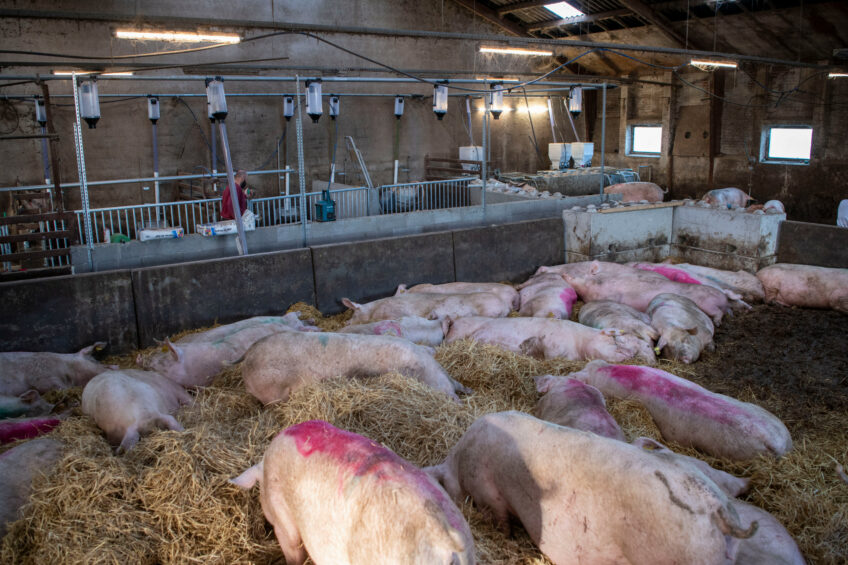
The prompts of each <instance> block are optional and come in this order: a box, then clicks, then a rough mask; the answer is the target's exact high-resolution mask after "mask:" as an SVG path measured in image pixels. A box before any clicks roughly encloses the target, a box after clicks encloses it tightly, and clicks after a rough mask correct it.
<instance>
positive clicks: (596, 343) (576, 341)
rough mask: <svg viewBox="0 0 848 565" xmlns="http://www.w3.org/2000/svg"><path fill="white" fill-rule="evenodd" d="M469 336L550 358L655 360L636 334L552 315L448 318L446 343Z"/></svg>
mask: <svg viewBox="0 0 848 565" xmlns="http://www.w3.org/2000/svg"><path fill="white" fill-rule="evenodd" d="M460 339H472V340H474V341H479V342H482V343H491V344H493V345H498V346H500V347H502V348H504V349H506V350H509V351H514V352H516V353H521V354H523V355H529V356H531V357H537V358H540V359H552V358H554V357H561V358H563V359H570V360H572V361H586V360H589V359H606V360H608V361H613V362H618V361H626V360H628V359H631V358H633V357H639V358H640V359H643V360H644V361H645V362H647V363H653V362H654V361H656V357H655V356H654V351H653V349H652V348H651V347H650V346H648V345H647V344H646V343H645V342H644V341H642V340H641V339H639V338H637V337H636V336H633V335H629V334H624V333H622V332H621V331H619V330H596V329H594V328H590V327H587V326H584V325H582V324H578V323H575V322H570V321H568V320H556V319H554V318H482V317H471V318H460V319H459V320H452V321H451V327H450V331H449V332H448V335H447V337H446V338H445V342H446V343H451V342H454V341H457V340H460Z"/></svg>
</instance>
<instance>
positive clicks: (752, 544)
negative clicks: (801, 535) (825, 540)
mask: <svg viewBox="0 0 848 565" xmlns="http://www.w3.org/2000/svg"><path fill="white" fill-rule="evenodd" d="M732 505H733V508H734V510H736V513H737V514H738V515H739V519H740V520H742V522H743V523H747V522H750V521H756V522H757V524H759V527H758V528H757V532H756V533H755V534H754V535H753V536H751V537H750V538H748V539H743V540H740V543H739V552H738V553H737V554H736V561H735V563H736V564H737V565H804V564H805V561H804V556H803V555H801V550H800V549H798V544H797V543H795V540H794V539H792V535H791V534H790V533H789V532H787V531H786V528H784V527H783V525H782V524H781V523H780V522H778V520H777V518H775V517H774V516H772V515H771V514H769V513H768V512H766V511H765V510H763V509H762V508H758V507H756V506H754V505H753V504H748V503H747V502H743V501H741V500H734V501H733V502H732Z"/></svg>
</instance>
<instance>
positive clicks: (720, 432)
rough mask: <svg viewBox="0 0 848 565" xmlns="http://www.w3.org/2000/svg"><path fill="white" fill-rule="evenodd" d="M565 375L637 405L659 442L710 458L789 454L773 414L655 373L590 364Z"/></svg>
mask: <svg viewBox="0 0 848 565" xmlns="http://www.w3.org/2000/svg"><path fill="white" fill-rule="evenodd" d="M568 376H570V377H573V378H576V379H580V380H581V381H583V382H584V383H587V384H590V385H592V386H594V387H597V388H598V389H599V390H600V391H601V392H602V393H604V395H606V396H612V397H613V398H624V399H633V400H636V401H638V402H639V403H641V404H642V405H643V406H644V407H645V408H646V409H647V410H648V412H650V414H651V417H652V418H653V419H654V422H655V423H656V424H657V427H658V428H659V430H660V433H662V435H663V437H664V438H665V439H667V440H670V441H675V442H677V443H679V444H680V445H685V446H692V447H696V448H698V449H700V450H702V451H704V452H705V453H709V454H710V455H715V456H717V457H725V458H727V459H731V460H734V461H746V460H749V459H753V458H754V457H757V456H758V455H761V454H763V455H771V456H773V457H780V456H781V455H783V454H784V453H786V452H787V451H789V450H790V449H792V439H791V438H790V436H789V431H788V430H787V429H786V426H784V425H783V422H781V421H780V420H779V419H778V418H777V416H775V415H774V414H772V413H770V412H768V411H767V410H764V409H763V408H760V407H759V406H756V405H755V404H750V403H748V402H741V401H739V400H736V399H734V398H730V397H729V396H724V395H723V394H716V393H714V392H710V391H709V390H707V389H705V388H703V387H701V386H698V385H696V384H695V383H693V382H691V381H688V380H686V379H683V378H680V377H678V376H676V375H672V374H671V373H667V372H665V371H662V370H660V369H655V368H653V367H641V366H638V365H609V364H607V363H605V362H603V361H592V362H591V363H588V364H587V365H586V367H585V368H584V369H583V370H582V371H578V372H576V373H571V374H570V375H568Z"/></svg>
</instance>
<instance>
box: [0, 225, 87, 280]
mask: <svg viewBox="0 0 848 565" xmlns="http://www.w3.org/2000/svg"><path fill="white" fill-rule="evenodd" d="M50 215H52V214H50ZM41 216H42V217H43V216H44V215H41ZM9 219H10V220H15V222H16V223H15V224H13V225H8V224H7V225H0V238H2V239H4V240H10V241H8V242H7V241H4V242H3V243H0V271H3V272H6V271H10V270H12V269H13V263H14V264H20V266H21V267H23V268H27V269H37V268H53V267H67V266H69V265H70V264H71V258H70V256H69V255H68V253H69V251H68V249H69V247H70V241H69V236H70V235H72V233H73V232H71V231H69V229H70V227H72V226H68V225H67V224H68V223H69V222H67V221H66V220H65V219H59V220H56V219H47V220H35V221H32V222H28V221H19V220H26V219H27V217H26V216H13V217H11V218H9ZM67 219H68V220H70V218H67Z"/></svg>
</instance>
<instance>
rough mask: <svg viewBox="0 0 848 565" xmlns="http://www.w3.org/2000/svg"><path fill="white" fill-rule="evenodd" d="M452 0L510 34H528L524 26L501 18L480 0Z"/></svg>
mask: <svg viewBox="0 0 848 565" xmlns="http://www.w3.org/2000/svg"><path fill="white" fill-rule="evenodd" d="M453 1H454V2H456V3H457V4H459V5H460V6H462V7H463V8H465V9H467V10H471V12H473V13H474V14H476V15H478V16H480V17H481V18H483V19H484V20H486V21H487V22H489V23H490V24H493V25H496V26H498V27H499V28H501V29H502V30H504V31H506V32H508V33H511V34H512V35H516V36H518V37H527V36H529V35H530V31H531V30H529V29H528V28H526V27H524V26H521V25H518V24H517V23H514V22H511V21H509V20H505V19H503V18H501V17H500V16H499V15H498V13H497V12H496V11H495V10H493V9H492V8H490V7H488V6H486V5H485V4H483V3H482V2H481V1H480V0H453Z"/></svg>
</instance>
